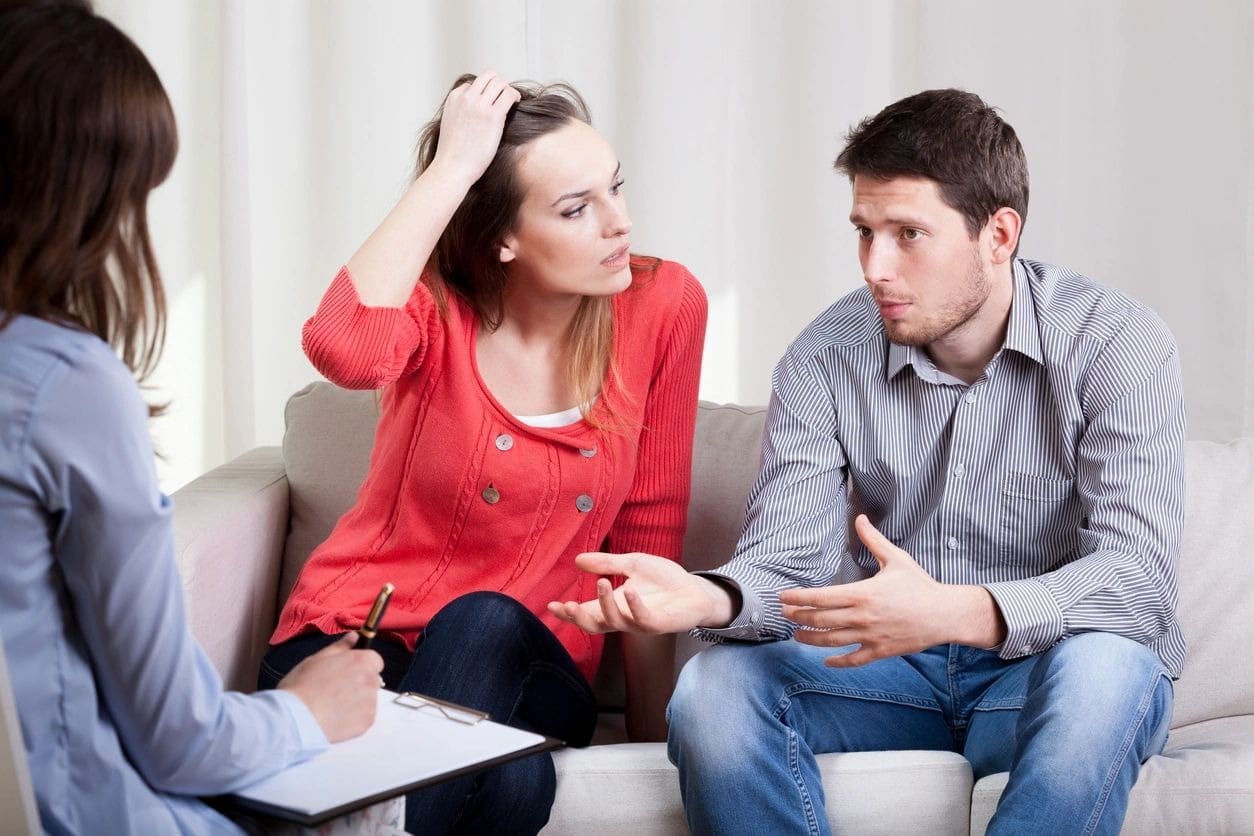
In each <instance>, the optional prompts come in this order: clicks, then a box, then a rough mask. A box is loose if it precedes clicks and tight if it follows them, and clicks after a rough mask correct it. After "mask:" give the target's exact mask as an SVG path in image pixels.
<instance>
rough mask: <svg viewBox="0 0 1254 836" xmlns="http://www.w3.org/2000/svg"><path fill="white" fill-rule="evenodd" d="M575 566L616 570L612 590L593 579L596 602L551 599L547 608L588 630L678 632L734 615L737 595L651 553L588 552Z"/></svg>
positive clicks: (605, 581) (603, 572) (725, 620)
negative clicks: (621, 579) (616, 583)
mask: <svg viewBox="0 0 1254 836" xmlns="http://www.w3.org/2000/svg"><path fill="white" fill-rule="evenodd" d="M575 565H576V566H578V567H579V568H580V569H582V570H584V571H585V572H592V573H594V574H598V575H621V576H623V577H624V578H626V580H625V581H624V582H623V584H622V585H621V586H619V587H618V588H617V589H614V588H613V585H612V584H611V583H610V582H609V580H608V579H607V578H601V579H599V580H598V581H597V597H596V600H595V601H583V602H578V601H553V602H550V603H549V612H550V613H552V614H553V615H554V616H556V617H557V618H560V619H561V620H562V621H567V622H570V623H571V624H574V625H576V626H578V627H580V628H582V629H584V630H586V631H587V632H589V633H608V632H610V631H622V632H628V633H682V632H686V631H688V630H691V629H692V628H694V627H725V626H727V624H729V623H730V622H731V620H732V618H734V617H735V615H736V610H737V609H738V608H739V602H738V601H737V600H735V599H736V598H738V597H739V596H738V595H733V593H732V591H731V590H730V589H729V588H728V587H725V586H723V585H721V584H717V583H714V582H713V581H711V580H709V579H708V578H705V577H702V576H700V575H693V574H691V573H689V572H687V571H685V570H684V568H683V567H682V566H680V565H679V564H678V563H676V562H675V561H673V560H667V559H666V558H664V557H657V556H656V555H651V554H640V553H636V554H606V553H604V552H588V553H586V554H581V555H579V556H578V557H577V558H575Z"/></svg>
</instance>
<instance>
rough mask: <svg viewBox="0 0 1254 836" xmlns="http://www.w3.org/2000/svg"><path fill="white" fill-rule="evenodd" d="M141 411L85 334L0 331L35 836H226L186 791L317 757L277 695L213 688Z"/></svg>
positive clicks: (40, 327)
mask: <svg viewBox="0 0 1254 836" xmlns="http://www.w3.org/2000/svg"><path fill="white" fill-rule="evenodd" d="M148 431H149V428H148V417H147V408H146V406H145V404H144V402H143V399H142V398H141V396H140V393H139V389H138V387H137V386H136V385H135V382H134V379H133V378H132V376H131V374H130V372H129V371H128V370H127V368H126V367H125V366H124V365H123V364H122V363H121V362H120V361H119V360H118V358H117V357H116V356H115V355H114V354H113V352H112V351H111V350H110V348H109V347H108V346H107V345H106V344H105V343H103V342H102V341H100V340H99V339H97V338H96V337H94V336H92V335H89V334H85V333H81V332H79V331H75V330H72V329H69V328H64V327H60V326H57V325H53V324H50V323H47V322H43V321H41V320H37V319H32V318H29V317H17V318H15V319H14V320H13V321H12V322H11V323H10V324H9V325H8V326H7V327H6V328H4V329H3V330H0V639H2V640H3V642H4V650H5V654H6V655H7V657H8V663H9V669H10V675H11V677H12V679H13V688H14V691H15V695H16V699H17V708H18V715H19V717H20V721H21V730H22V738H23V740H24V742H25V746H26V756H27V760H28V762H29V766H30V772H31V779H32V782H33V784H34V788H35V795H36V798H37V801H38V805H39V815H40V819H41V821H42V824H43V827H44V829H45V830H46V831H48V832H50V833H54V834H57V833H89V832H109V833H143V834H156V833H222V832H227V833H235V832H238V830H237V828H236V827H235V826H234V825H233V824H232V823H231V822H230V821H228V820H227V819H225V818H224V817H222V816H220V815H219V814H217V813H216V812H214V811H213V810H211V809H210V808H208V807H207V806H205V805H204V804H203V803H201V802H200V801H198V800H197V799H196V798H194V796H196V795H212V794H218V793H223V792H229V791H231V790H233V789H236V788H239V787H241V786H244V785H246V784H248V783H251V782H254V781H256V780H259V779H261V778H263V777H265V776H267V775H269V774H271V773H273V772H276V771H278V770H279V769H281V768H283V767H285V766H287V765H289V764H292V763H295V762H297V761H300V760H303V759H305V758H307V757H309V756H311V755H313V754H316V753H317V752H319V751H322V750H323V749H324V748H325V747H326V746H327V741H326V737H325V736H324V735H323V733H322V731H321V729H320V728H319V727H318V724H317V723H316V721H315V720H314V718H313V716H312V714H310V712H309V710H308V709H307V708H306V707H305V705H304V704H303V703H302V702H301V701H300V700H299V699H298V698H296V697H295V696H293V695H291V694H289V693H286V692H282V691H267V692H264V693H259V694H249V695H245V694H240V693H227V692H224V691H223V690H222V680H221V678H220V677H219V676H218V674H217V672H216V671H215V670H214V668H213V666H212V665H211V664H210V662H209V660H208V658H207V657H206V656H205V653H204V651H203V650H202V649H201V648H200V645H199V644H197V642H196V640H195V639H194V638H193V637H192V634H191V632H190V630H189V629H188V626H187V618H186V615H185V612H184V604H183V588H182V582H181V580H180V578H179V575H178V571H177V569H176V567H175V562H174V551H173V534H172V529H171V525H170V500H169V498H168V497H166V496H164V495H163V494H162V493H161V491H160V490H159V489H158V487H157V482H156V478H155V473H154V467H153V463H154V460H153V451H152V446H151V443H150V441H149V437H148Z"/></svg>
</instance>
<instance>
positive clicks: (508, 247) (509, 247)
mask: <svg viewBox="0 0 1254 836" xmlns="http://www.w3.org/2000/svg"><path fill="white" fill-rule="evenodd" d="M516 243H517V242H516V241H515V240H514V236H512V235H507V236H506V237H505V240H504V241H502V242H501V244H500V247H499V255H500V259H501V263H502V264H507V263H509V262H511V261H513V260H514V259H515V258H517V257H518V253H516V252H514V247H515V245H516Z"/></svg>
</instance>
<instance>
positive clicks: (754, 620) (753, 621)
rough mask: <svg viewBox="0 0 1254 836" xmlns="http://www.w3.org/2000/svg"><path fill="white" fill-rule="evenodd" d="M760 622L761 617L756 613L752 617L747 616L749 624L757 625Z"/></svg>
mask: <svg viewBox="0 0 1254 836" xmlns="http://www.w3.org/2000/svg"><path fill="white" fill-rule="evenodd" d="M761 620H762V616H761V615H759V614H758V613H754V614H753V615H751V616H749V623H750V624H757V623H758V622H759V621H761Z"/></svg>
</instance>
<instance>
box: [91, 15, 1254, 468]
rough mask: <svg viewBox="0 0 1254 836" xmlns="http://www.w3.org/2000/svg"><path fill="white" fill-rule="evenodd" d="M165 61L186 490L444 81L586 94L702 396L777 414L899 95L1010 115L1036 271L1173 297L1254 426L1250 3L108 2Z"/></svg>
mask: <svg viewBox="0 0 1254 836" xmlns="http://www.w3.org/2000/svg"><path fill="white" fill-rule="evenodd" d="M97 5H98V8H99V10H100V11H101V12H102V13H104V14H106V15H108V16H109V17H110V18H111V19H113V20H114V21H116V22H117V23H118V25H119V26H121V27H122V28H123V29H124V30H125V31H127V32H128V33H130V34H131V35H132V37H134V38H135V39H136V41H137V42H138V43H139V44H140V46H141V47H142V48H143V49H144V50H145V51H146V52H147V54H148V55H149V57H150V58H151V60H152V61H153V63H154V65H155V66H156V67H157V70H158V72H160V74H161V76H162V79H163V80H164V82H165V84H166V87H167V89H168V90H169V92H170V95H171V97H172V99H173V101H174V105H175V110H176V114H177V117H178V120H179V128H180V137H181V142H182V147H181V150H180V156H179V161H178V163H177V165H176V167H175V170H174V173H173V175H172V177H171V179H170V182H169V183H167V184H166V185H164V186H163V187H162V188H161V189H160V190H159V191H158V192H157V193H156V195H155V196H154V200H153V206H152V213H153V217H154V234H155V235H156V237H157V246H158V254H159V257H160V259H161V263H162V266H163V270H164V274H165V278H166V281H167V285H168V287H169V290H170V296H171V300H172V322H171V335H170V339H169V343H168V347H167V351H166V356H165V360H164V363H163V366H162V369H161V374H160V380H159V381H157V382H158V385H159V390H160V391H159V394H160V395H161V396H164V397H168V398H172V399H173V407H172V409H171V412H170V416H169V417H168V418H166V419H162V421H161V422H159V425H158V426H157V428H156V433H157V436H158V440H159V444H160V446H161V447H162V449H163V451H164V453H165V455H166V459H167V460H166V462H165V464H164V466H163V468H164V469H163V472H162V476H163V482H164V484H165V485H166V487H167V488H170V489H172V488H174V487H177V486H178V485H180V484H182V483H183V482H185V481H187V480H188V479H190V478H192V477H194V476H195V475H196V474H198V473H200V472H203V471H204V470H206V469H208V468H210V467H213V466H215V465H217V464H219V463H221V462H222V461H225V460H227V459H228V458H230V457H233V456H234V455H237V454H238V453H240V452H243V451H244V450H246V449H248V448H249V447H252V446H254V445H257V444H275V443H278V442H279V440H280V439H281V437H282V431H283V418H282V409H283V403H284V401H285V400H286V398H287V396H288V395H289V394H290V393H291V392H292V391H294V390H295V389H297V388H299V387H300V386H302V385H303V384H305V383H306V382H308V381H310V380H312V379H315V378H316V377H317V374H316V372H315V371H314V370H313V369H312V367H310V366H309V364H308V362H307V361H306V360H305V359H304V357H303V356H302V355H301V352H300V344H299V343H300V326H301V323H302V322H303V321H304V319H305V318H306V317H307V316H308V315H309V313H310V312H312V310H313V308H314V306H315V305H316V303H317V300H318V298H319V295H320V294H321V292H322V290H323V288H324V287H325V285H326V284H327V282H329V281H330V279H331V277H332V276H333V275H334V273H335V271H336V269H337V268H338V267H339V266H340V265H341V264H342V263H343V262H344V261H345V260H347V258H348V256H349V255H351V254H352V252H353V250H354V249H355V248H356V246H357V245H358V244H359V243H360V242H361V241H362V240H363V239H364V237H365V236H366V235H367V234H368V233H369V232H370V230H371V229H372V228H373V227H374V225H375V224H376V223H377V222H378V220H379V219H380V218H381V217H382V216H383V214H384V213H385V212H386V211H387V209H388V208H389V207H390V205H391V203H392V202H393V201H394V200H395V199H396V198H397V197H398V196H399V195H400V193H401V191H402V190H403V189H404V187H405V185H406V182H407V180H408V178H409V176H410V172H411V170H412V167H413V161H412V155H413V148H414V141H415V138H416V136H417V133H418V130H419V128H420V127H421V125H422V124H423V123H424V122H425V121H426V120H427V119H428V118H429V117H430V115H431V114H432V113H433V112H434V110H435V108H436V106H437V105H438V104H439V102H440V100H441V97H442V96H443V94H444V93H445V91H446V90H447V88H448V86H449V84H450V83H451V82H452V80H453V79H454V78H455V77H456V76H457V75H458V74H459V73H461V72H466V71H469V72H475V71H478V70H480V69H483V68H487V67H491V68H495V69H497V70H498V71H500V72H501V73H502V74H504V75H505V76H507V77H510V78H531V79H536V80H552V79H564V80H567V81H570V82H572V83H573V84H574V85H575V86H576V87H577V88H578V89H579V90H580V91H581V92H582V93H583V94H584V95H585V97H586V98H587V99H588V101H589V103H590V105H591V108H592V112H593V118H594V122H595V124H596V126H597V127H598V128H599V129H600V130H601V131H602V133H604V134H605V135H606V137H608V138H609V140H610V141H611V142H612V143H613V144H614V145H615V147H616V148H617V150H618V152H619V155H620V157H621V158H622V161H623V167H624V171H625V174H626V178H627V194H628V197H629V205H630V208H631V211H632V216H633V220H634V222H635V232H634V233H633V241H634V243H635V246H636V248H637V249H638V250H640V251H642V252H648V253H652V254H655V255H660V256H664V257H667V258H671V259H674V260H677V261H681V262H683V263H684V264H686V265H687V266H688V267H689V268H690V269H691V270H692V271H693V273H694V274H696V276H697V277H698V278H699V279H701V281H702V282H703V284H704V285H705V288H706V291H707V293H708V294H709V298H710V325H709V336H708V339H707V342H706V352H705V367H704V372H703V378H702V392H701V394H702V397H704V398H707V399H710V400H718V401H739V402H745V403H762V402H764V401H765V399H766V398H767V395H768V391H769V387H768V381H769V378H770V372H771V368H772V366H773V365H774V362H775V360H776V359H777V358H778V356H779V355H780V353H781V352H782V351H783V349H784V347H785V346H786V345H787V344H788V342H789V341H790V340H791V339H792V337H793V336H794V335H795V334H796V333H797V332H798V331H799V330H800V329H801V328H802V327H803V326H804V325H805V324H806V323H807V322H808V321H809V320H810V319H812V318H813V317H814V316H815V315H816V314H817V313H818V312H819V311H820V310H821V309H822V308H824V307H825V306H826V305H828V304H830V302H832V301H833V300H834V299H835V298H836V297H837V296H839V295H841V294H843V293H845V292H847V291H849V290H851V289H853V288H855V287H857V286H858V284H859V282H860V281H861V276H860V272H859V268H858V263H857V257H856V247H855V243H854V240H853V235H852V232H851V230H850V227H849V224H848V221H847V219H846V216H847V214H848V211H849V187H848V184H847V183H846V182H845V181H844V179H843V178H841V177H840V176H838V175H836V174H835V173H834V172H832V170H831V161H832V159H833V158H834V156H835V155H836V153H837V151H838V150H839V148H840V145H841V136H842V134H843V133H844V132H845V131H846V130H847V129H848V127H849V126H850V125H851V124H853V123H855V122H857V121H858V120H859V119H861V118H862V117H864V116H866V115H868V114H871V113H874V112H876V111H878V110H879V109H880V108H882V107H883V106H884V105H886V104H888V103H889V102H892V101H894V100H896V99H898V98H900V97H902V96H904V95H908V94H910V93H913V92H916V91H918V90H921V89H925V88H929V87H941V86H956V87H963V88H966V89H968V90H972V91H974V92H977V93H979V94H980V95H981V96H983V97H984V98H985V99H986V100H987V101H988V102H990V103H992V104H994V105H996V106H998V107H999V108H1001V110H1002V111H1003V113H1004V115H1005V116H1006V118H1007V119H1008V121H1010V123H1011V124H1013V125H1014V126H1015V128H1016V130H1017V131H1018V133H1019V136H1020V139H1021V140H1022V141H1023V144H1024V147H1025V148H1026V150H1027V154H1028V160H1029V165H1030V169H1031V175H1032V201H1031V208H1030V211H1029V213H1028V220H1027V226H1026V230H1025V234H1024V239H1023V246H1022V250H1021V251H1022V253H1023V254H1024V255H1026V256H1029V257H1033V258H1039V259H1042V260H1046V261H1053V262H1056V263H1060V264H1065V265H1067V266H1070V267H1073V268H1075V269H1078V270H1080V271H1082V272H1085V273H1087V274H1088V275H1090V276H1092V277H1093V278H1095V279H1097V280H1099V281H1102V282H1105V283H1108V284H1110V285H1113V286H1115V287H1118V288H1121V289H1123V290H1126V291H1128V292H1130V293H1132V294H1133V295H1135V296H1137V297H1138V298H1140V299H1141V300H1143V301H1144V302H1146V303H1148V304H1149V305H1151V306H1152V307H1154V308H1155V309H1157V310H1158V311H1159V312H1160V313H1161V314H1162V316H1163V317H1164V318H1165V319H1166V321H1167V322H1168V324H1169V325H1170V326H1171V327H1172V329H1173V330H1174V331H1175V334H1176V336H1177V339H1178V340H1179V343H1180V346H1181V353H1182V357H1183V362H1184V368H1185V388H1186V393H1187V398H1188V403H1189V412H1190V424H1191V427H1190V434H1191V435H1192V436H1193V437H1195V438H1212V439H1226V438H1230V437H1234V436H1237V435H1242V434H1251V433H1254V362H1252V361H1254V304H1252V301H1254V299H1252V296H1254V286H1252V284H1251V277H1252V276H1254V139H1252V137H1254V4H1250V3H1247V2H1244V0H1231V2H1225V1H1224V0H1209V2H1198V0H1189V2H1184V0H1179V2H1173V1H1172V0H1152V1H1151V0H1121V2H1115V1H1114V0H1108V1H1107V2H1091V0H1064V1H1063V2H1057V1H1056V2H1051V3H1036V2H1009V1H1008V0H999V1H998V2H987V1H985V0H965V1H964V2H954V0H949V2H943V3H941V2H924V1H923V0H896V2H873V3H868V2H860V3H855V2H818V1H817V0H811V1H810V2H806V1H805V0H792V1H791V2H787V3H762V2H753V0H688V2H683V1H682V0H622V1H621V2H611V0H599V1H598V0H499V2H489V0H473V1H472V2H465V0H446V1H442V2H399V0H398V2H380V1H376V2H367V1H366V0H325V1H324V2H312V0H310V1H309V2H303V1H302V0H267V2H246V0H220V2H218V3H210V2H192V0H175V1H173V2H160V0H97Z"/></svg>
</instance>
